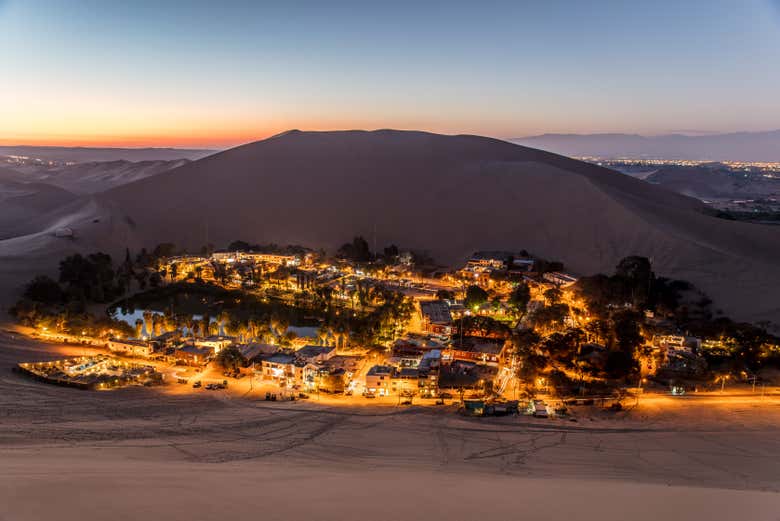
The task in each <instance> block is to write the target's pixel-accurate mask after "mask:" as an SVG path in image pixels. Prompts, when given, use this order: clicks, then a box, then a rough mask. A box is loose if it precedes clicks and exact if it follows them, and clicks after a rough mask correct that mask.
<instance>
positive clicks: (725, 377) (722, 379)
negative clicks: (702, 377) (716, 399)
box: [720, 374, 729, 394]
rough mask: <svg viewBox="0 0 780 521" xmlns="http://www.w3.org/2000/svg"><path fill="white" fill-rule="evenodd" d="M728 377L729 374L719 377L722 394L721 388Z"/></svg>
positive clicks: (724, 385) (721, 388) (721, 392)
mask: <svg viewBox="0 0 780 521" xmlns="http://www.w3.org/2000/svg"><path fill="white" fill-rule="evenodd" d="M728 379H729V375H727V374H725V375H723V376H721V377H720V394H723V389H724V388H725V387H726V380H728Z"/></svg>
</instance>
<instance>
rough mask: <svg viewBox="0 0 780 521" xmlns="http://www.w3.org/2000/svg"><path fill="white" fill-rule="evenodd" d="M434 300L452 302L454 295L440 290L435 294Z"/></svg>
mask: <svg viewBox="0 0 780 521" xmlns="http://www.w3.org/2000/svg"><path fill="white" fill-rule="evenodd" d="M436 298H437V299H439V300H452V299H454V298H455V293H453V292H452V291H449V290H446V289H440V290H438V291H437V292H436Z"/></svg>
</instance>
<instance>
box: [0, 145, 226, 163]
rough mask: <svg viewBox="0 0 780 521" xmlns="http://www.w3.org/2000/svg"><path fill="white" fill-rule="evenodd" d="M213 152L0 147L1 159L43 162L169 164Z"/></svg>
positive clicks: (198, 157)
mask: <svg viewBox="0 0 780 521" xmlns="http://www.w3.org/2000/svg"><path fill="white" fill-rule="evenodd" d="M214 152H216V150H205V149H187V148H98V147H43V146H29V145H19V146H0V156H26V157H33V158H36V159H41V160H46V161H56V162H63V163H85V162H91V161H119V160H123V161H171V160H175V159H189V160H193V161H194V160H195V159H201V158H203V157H206V156H210V155H211V154H213V153H214Z"/></svg>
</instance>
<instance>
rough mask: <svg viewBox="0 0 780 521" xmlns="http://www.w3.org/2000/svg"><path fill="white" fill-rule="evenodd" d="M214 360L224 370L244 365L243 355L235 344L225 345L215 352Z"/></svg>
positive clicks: (235, 368)
mask: <svg viewBox="0 0 780 521" xmlns="http://www.w3.org/2000/svg"><path fill="white" fill-rule="evenodd" d="M216 362H217V364H218V365H219V366H220V367H222V368H223V369H225V370H226V371H237V370H238V368H239V367H241V366H243V365H244V357H243V356H242V355H241V351H239V350H238V348H237V347H236V346H227V347H224V348H222V349H220V351H219V353H217V357H216Z"/></svg>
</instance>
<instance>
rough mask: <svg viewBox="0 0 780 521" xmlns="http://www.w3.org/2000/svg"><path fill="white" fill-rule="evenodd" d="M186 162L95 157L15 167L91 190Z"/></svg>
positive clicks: (62, 184)
mask: <svg viewBox="0 0 780 521" xmlns="http://www.w3.org/2000/svg"><path fill="white" fill-rule="evenodd" d="M187 163H189V160H187V159H176V160H170V161H162V160H160V161H136V162H133V161H125V160H117V161H98V162H89V163H75V164H68V165H56V166H46V167H41V166H26V167H21V168H17V170H19V171H20V172H22V173H26V174H27V175H28V176H29V177H30V178H32V179H36V180H37V181H38V182H42V183H47V184H51V185H54V186H59V187H60V188H64V189H66V190H69V191H71V192H73V193H77V194H93V193H97V192H102V191H104V190H108V189H109V188H113V187H115V186H119V185H123V184H127V183H131V182H133V181H138V180H139V179H144V178H146V177H151V176H154V175H157V174H159V173H161V172H165V171H167V170H172V169H174V168H178V167H180V166H182V165H185V164H187Z"/></svg>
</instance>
